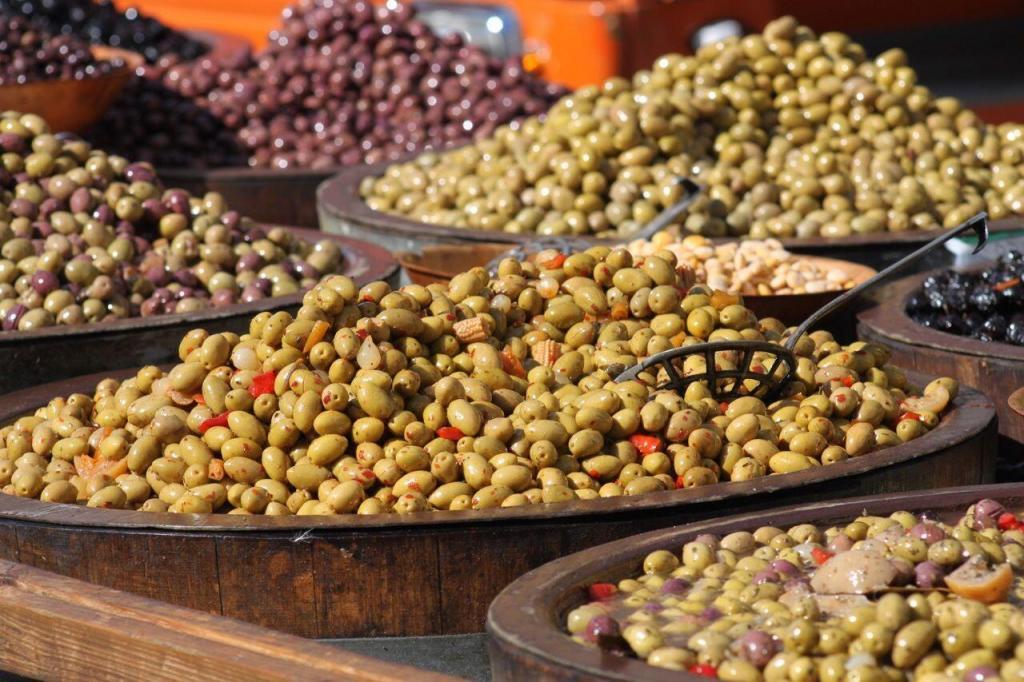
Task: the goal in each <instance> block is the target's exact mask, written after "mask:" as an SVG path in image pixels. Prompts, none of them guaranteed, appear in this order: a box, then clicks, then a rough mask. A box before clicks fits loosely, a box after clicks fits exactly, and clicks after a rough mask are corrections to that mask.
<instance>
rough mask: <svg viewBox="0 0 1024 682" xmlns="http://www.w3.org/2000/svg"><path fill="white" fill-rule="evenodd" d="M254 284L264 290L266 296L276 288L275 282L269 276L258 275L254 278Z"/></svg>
mask: <svg viewBox="0 0 1024 682" xmlns="http://www.w3.org/2000/svg"><path fill="white" fill-rule="evenodd" d="M252 286H254V287H256V288H257V289H259V290H260V291H262V292H263V295H264V296H269V295H270V294H271V292H272V291H273V290H274V283H273V282H272V281H270V279H269V278H267V277H257V278H256V279H255V280H253V283H252Z"/></svg>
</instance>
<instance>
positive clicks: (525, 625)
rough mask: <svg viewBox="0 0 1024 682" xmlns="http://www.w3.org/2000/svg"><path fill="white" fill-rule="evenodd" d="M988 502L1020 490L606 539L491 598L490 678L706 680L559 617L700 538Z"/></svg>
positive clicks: (920, 495) (1019, 494) (968, 490)
mask: <svg viewBox="0 0 1024 682" xmlns="http://www.w3.org/2000/svg"><path fill="white" fill-rule="evenodd" d="M985 497H991V498H994V499H997V500H1000V501H1001V502H1003V503H1005V504H1007V505H1008V506H1013V507H1017V508H1020V507H1021V506H1024V485H1021V484H1009V485H998V486H968V487H961V488H953V489H948V490H934V491H926V492H916V493H909V494H904V495H874V496H871V497H861V498H857V499H853V500H845V501H837V502H826V503H820V504H813V505H804V506H799V507H790V508H788V509H779V510H777V511H772V512H768V513H760V514H746V515H742V516H732V517H730V518H727V519H722V520H712V521H705V522H702V523H693V524H688V525H685V526H680V527H677V528H671V529H667V530H659V531H655V532H653V533H644V534H643V535H636V536H633V537H630V538H627V539H625V540H618V541H616V542H609V543H607V544H604V545H600V546H599V547H593V548H591V549H588V550H587V551H585V552H580V553H578V554H573V555H572V556H567V557H564V558H562V559H559V560H558V561H553V562H551V563H550V564H547V565H546V566H543V567H541V568H539V569H537V570H535V571H532V572H530V573H528V574H527V575H525V576H523V577H522V578H520V579H519V580H517V581H515V582H514V583H512V584H511V585H509V586H508V587H507V588H505V590H503V591H502V592H501V594H499V595H498V597H497V599H495V600H494V602H493V603H492V604H491V608H490V610H489V611H488V613H487V632H488V634H489V635H490V642H489V649H490V655H491V674H492V676H493V678H494V680H495V681H496V682H504V681H506V680H538V679H543V680H546V681H551V682H554V681H561V680H565V681H566V682H568V681H569V680H572V681H574V682H575V681H577V680H645V681H649V682H670V681H672V680H688V681H691V682H699V681H700V680H706V679H707V678H702V677H699V676H697V675H693V674H690V673H685V672H678V671H672V670H665V669H662V668H656V667H654V666H649V665H647V664H646V663H643V662H642V661H639V660H636V659H626V658H619V657H612V656H602V654H601V652H600V651H598V650H596V649H592V648H589V647H585V646H583V645H581V644H577V643H576V642H574V641H572V639H571V638H570V637H569V636H568V635H567V634H565V625H564V624H565V615H566V614H567V613H568V612H569V611H570V610H571V609H573V608H575V607H577V606H579V605H580V604H583V603H585V601H586V586H587V585H590V584H592V583H594V582H599V581H611V582H614V581H617V580H619V579H622V578H625V577H628V576H632V575H636V574H638V573H640V572H641V571H642V564H643V559H644V557H645V556H646V555H647V554H648V553H650V552H652V551H654V550H657V549H668V550H671V551H673V552H678V551H679V549H680V548H681V547H682V546H683V545H684V544H685V543H687V542H689V541H690V540H692V539H693V538H695V537H696V536H697V535H699V534H701V533H714V534H717V535H719V536H721V535H725V534H728V533H732V532H735V531H740V530H750V531H752V530H754V529H756V528H758V527H760V526H778V527H781V528H786V527H788V526H793V525H796V524H800V523H814V524H818V525H828V524H831V523H837V522H843V521H852V520H853V519H854V518H856V517H858V516H861V515H862V514H891V513H893V512H895V511H901V510H907V511H912V512H921V511H933V512H936V513H937V514H939V515H940V516H948V517H950V520H952V518H956V517H958V516H959V515H960V514H962V513H963V512H964V511H965V510H966V509H967V507H968V506H970V505H971V504H973V503H974V502H977V501H978V500H979V499H982V498H985Z"/></svg>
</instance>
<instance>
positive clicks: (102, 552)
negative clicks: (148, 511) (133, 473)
mask: <svg viewBox="0 0 1024 682" xmlns="http://www.w3.org/2000/svg"><path fill="white" fill-rule="evenodd" d="M18 548H19V552H20V559H21V562H22V563H25V564H28V565H30V566H35V567H36V568H41V569H44V570H47V571H53V572H54V573H59V574H61V575H66V576H68V577H71V578H77V579H80V580H85V581H88V582H90V583H93V584H96V585H104V586H107V587H112V588H114V589H118V590H124V591H126V592H131V593H133V594H138V595H142V596H143V597H150V598H153V599H160V600H162V601H166V602H169V603H171V604H177V605H179V606H185V607H188V608H191V609H198V610H200V611H206V612H208V613H217V614H219V613H221V601H220V585H219V584H218V583H217V581H216V580H206V579H197V577H200V576H208V575H210V574H212V575H216V570H215V569H216V562H217V553H216V544H215V539H214V538H213V537H212V536H208V535H201V534H198V533H190V534H185V533H152V532H150V533H140V532H124V531H120V532H118V531H110V530H82V529H74V530H73V531H69V530H68V529H67V528H62V527H60V526H47V525H41V524H40V525H30V526H20V527H19V528H18Z"/></svg>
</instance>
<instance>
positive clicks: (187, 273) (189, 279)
mask: <svg viewBox="0 0 1024 682" xmlns="http://www.w3.org/2000/svg"><path fill="white" fill-rule="evenodd" d="M174 281H175V282H177V283H178V284H180V285H182V286H184V287H192V288H193V289H195V288H197V287H199V286H200V283H199V278H198V277H196V273H194V272H192V271H191V270H189V269H188V268H181V269H180V270H175V271H174Z"/></svg>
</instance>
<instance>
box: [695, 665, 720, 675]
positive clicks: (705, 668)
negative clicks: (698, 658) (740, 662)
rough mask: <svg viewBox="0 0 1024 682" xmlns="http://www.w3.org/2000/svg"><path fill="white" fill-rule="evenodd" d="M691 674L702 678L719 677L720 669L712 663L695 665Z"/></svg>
mask: <svg viewBox="0 0 1024 682" xmlns="http://www.w3.org/2000/svg"><path fill="white" fill-rule="evenodd" d="M690 672H691V673H693V674H694V675H700V676H701V677H718V668H716V667H715V666H713V665H711V664H710V663H694V664H693V665H691V666H690Z"/></svg>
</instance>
